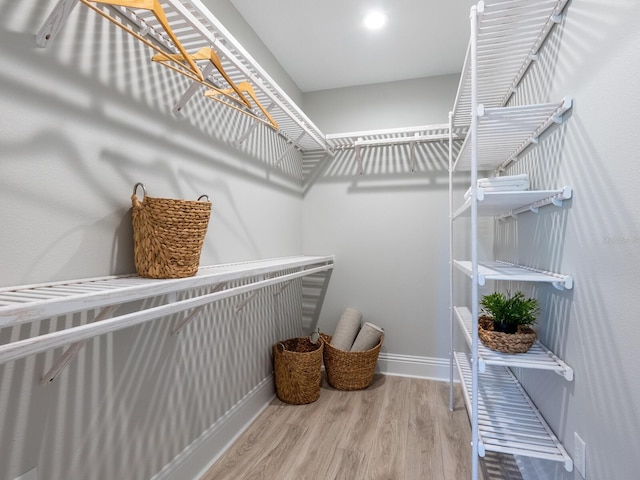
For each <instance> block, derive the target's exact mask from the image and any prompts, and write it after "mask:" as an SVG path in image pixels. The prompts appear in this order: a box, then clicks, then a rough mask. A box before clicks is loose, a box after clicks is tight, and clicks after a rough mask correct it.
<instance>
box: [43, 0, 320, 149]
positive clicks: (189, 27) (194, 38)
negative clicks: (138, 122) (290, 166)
mask: <svg viewBox="0 0 640 480" xmlns="http://www.w3.org/2000/svg"><path fill="white" fill-rule="evenodd" d="M77 3H84V4H85V5H86V7H88V8H94V9H95V10H96V11H98V10H99V11H100V12H102V13H104V15H105V16H106V17H108V18H110V19H111V20H112V21H113V22H114V23H115V24H117V25H126V26H130V25H133V30H132V31H133V33H134V34H135V35H137V37H136V38H138V39H139V40H141V41H142V40H148V41H150V42H151V43H153V44H154V45H158V46H159V47H161V48H162V49H163V50H164V51H167V52H173V53H179V51H178V49H177V48H176V44H175V42H173V41H172V39H171V38H170V37H169V36H168V35H167V31H166V30H165V29H164V28H163V26H162V24H161V22H159V20H158V17H157V16H156V15H155V13H154V11H153V10H151V9H143V8H134V7H121V6H110V5H107V4H101V3H99V2H91V1H88V0H80V2H78V0H59V1H58V4H57V5H56V7H55V8H54V10H53V11H52V13H51V14H50V16H49V18H48V19H47V21H46V22H45V24H44V25H43V27H42V28H41V30H40V31H39V32H38V34H37V35H36V41H37V43H38V44H39V45H40V46H43V47H44V46H46V45H47V44H48V43H49V42H51V41H52V40H53V39H54V37H55V36H56V34H57V33H58V32H59V30H60V29H61V28H62V26H63V24H64V21H65V20H66V18H67V16H68V15H69V14H70V12H71V11H72V10H73V9H74V8H75V6H76V4H77ZM107 3H108V2H107ZM123 3H126V2H123ZM138 3H139V2H138ZM159 4H160V6H161V8H162V11H163V12H164V16H165V17H166V21H167V22H168V25H169V27H170V29H171V31H172V33H173V34H174V35H175V38H176V39H177V40H178V43H179V44H180V45H181V46H182V47H183V48H184V50H185V51H186V52H188V53H189V54H191V55H193V54H194V53H196V52H198V51H199V50H200V49H202V48H211V49H213V50H214V51H215V52H216V53H217V56H218V57H219V60H220V64H221V66H222V69H223V70H224V71H225V72H226V74H227V75H228V77H229V78H230V79H231V80H232V81H233V83H234V84H236V85H240V84H241V83H242V82H248V83H249V84H250V86H251V87H252V89H253V91H254V92H255V95H256V97H257V99H258V100H259V102H260V104H261V105H262V106H263V107H264V108H265V109H266V111H267V112H268V113H269V115H270V116H271V117H272V118H273V119H274V120H275V121H276V122H277V125H278V128H277V132H278V133H279V134H280V135H282V136H283V137H285V138H286V139H287V140H288V141H289V142H290V144H291V145H292V146H295V147H297V148H299V149H300V150H302V151H307V150H317V149H319V150H326V149H327V148H326V146H325V140H324V134H323V133H322V132H321V131H320V129H319V128H318V127H317V126H315V125H314V124H313V122H312V121H311V120H310V119H309V118H308V117H307V116H306V115H305V114H304V112H303V111H302V110H301V109H300V108H299V107H298V106H297V105H296V104H295V102H294V101H293V100H291V98H290V97H289V96H288V95H287V94H286V93H285V92H284V90H283V89H282V88H281V87H280V86H279V85H278V84H277V83H276V82H275V81H274V80H273V79H272V78H271V77H270V76H269V74H268V73H267V72H266V71H265V70H264V69H263V68H262V67H261V66H260V65H259V64H258V62H257V61H256V60H255V59H254V58H253V57H252V56H251V55H250V54H249V53H248V52H247V51H246V50H245V49H244V48H243V47H242V45H240V43H239V42H238V41H237V40H236V39H235V38H234V37H233V36H232V35H231V34H230V33H229V31H228V30H227V29H226V28H225V27H224V26H223V25H222V23H221V22H220V21H219V20H218V19H217V18H216V17H215V16H214V15H213V14H212V13H211V11H210V10H209V9H208V8H207V7H206V6H205V5H204V4H203V2H202V1H200V0H161V1H160V2H159ZM86 7H85V8H86ZM149 51H150V52H153V51H152V49H150V50H149ZM150 57H151V55H150V56H149V59H146V60H150ZM211 67H213V65H212V64H208V65H207V66H206V67H201V66H200V65H197V68H199V69H200V70H201V72H202V75H203V77H204V78H205V79H207V78H208V79H210V80H211V82H212V83H213V84H216V85H219V86H220V88H221V89H227V87H229V84H228V82H227V81H226V79H224V78H223V76H222V75H221V74H219V73H218V72H215V70H214V69H213V68H211ZM204 90H205V89H204V87H202V86H201V85H199V84H198V83H197V82H193V84H192V85H191V87H189V88H188V89H187V90H186V91H185V92H182V97H181V98H180V100H179V101H178V102H177V103H176V104H175V106H174V112H175V113H176V114H178V113H180V114H182V113H183V112H184V110H187V109H188V108H187V107H186V104H187V103H188V101H189V99H190V98H191V97H192V96H193V95H195V94H196V93H198V94H200V95H201V94H202V93H203V92H204ZM231 103H233V102H231ZM252 107H253V108H247V110H248V112H249V113H251V114H253V115H254V116H255V118H258V119H260V121H261V122H263V123H265V124H269V123H270V122H269V121H268V117H267V116H266V114H265V113H264V112H262V111H260V110H259V109H258V108H257V107H256V106H255V105H254V106H252ZM248 134H250V130H249V131H246V132H238V136H239V138H238V139H237V140H236V141H237V143H241V142H242V140H243V139H244V138H246V136H247V135H248Z"/></svg>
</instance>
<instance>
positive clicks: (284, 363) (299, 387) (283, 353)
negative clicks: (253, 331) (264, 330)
mask: <svg viewBox="0 0 640 480" xmlns="http://www.w3.org/2000/svg"><path fill="white" fill-rule="evenodd" d="M323 348H324V342H323V341H322V339H318V341H317V342H316V343H313V342H312V341H311V340H310V339H309V338H308V337H301V338H290V339H289V340H284V341H282V342H278V343H275V344H274V345H273V348H272V349H273V370H274V374H275V382H276V395H277V396H278V398H279V399H280V400H282V401H283V402H285V403H290V404H292V405H304V404H307V403H313V402H315V401H316V400H317V399H318V398H319V397H320V382H321V380H322V351H323Z"/></svg>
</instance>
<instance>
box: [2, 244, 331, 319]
mask: <svg viewBox="0 0 640 480" xmlns="http://www.w3.org/2000/svg"><path fill="white" fill-rule="evenodd" d="M312 267H320V268H325V269H330V268H333V256H294V257H283V258H274V259H268V260H256V261H249V262H241V263H229V264H221V265H211V266H204V267H200V269H199V270H198V273H197V274H196V275H195V276H193V277H187V278H176V279H166V280H165V279H162V280H158V279H149V278H142V277H139V276H137V275H118V276H109V277H99V278H89V279H82V280H73V281H66V282H53V283H42V284H35V285H23V286H17V287H6V288H0V328H2V327H7V326H11V325H18V324H22V323H27V322H33V321H36V320H41V319H44V318H50V317H53V316H58V315H66V314H69V313H74V312H78V311H84V310H90V309H94V308H99V307H104V306H107V305H114V304H123V303H126V302H132V301H136V300H142V299H145V298H150V297H154V296H159V295H166V294H169V293H173V292H178V291H183V290H188V289H192V288H198V287H208V286H215V285H217V284H221V283H228V282H231V281H234V280H239V279H244V278H250V277H256V276H260V275H270V276H273V277H274V278H275V276H276V275H278V274H280V273H281V272H283V271H286V270H289V269H299V270H301V272H302V273H305V272H307V273H308V271H309V269H310V268H312Z"/></svg>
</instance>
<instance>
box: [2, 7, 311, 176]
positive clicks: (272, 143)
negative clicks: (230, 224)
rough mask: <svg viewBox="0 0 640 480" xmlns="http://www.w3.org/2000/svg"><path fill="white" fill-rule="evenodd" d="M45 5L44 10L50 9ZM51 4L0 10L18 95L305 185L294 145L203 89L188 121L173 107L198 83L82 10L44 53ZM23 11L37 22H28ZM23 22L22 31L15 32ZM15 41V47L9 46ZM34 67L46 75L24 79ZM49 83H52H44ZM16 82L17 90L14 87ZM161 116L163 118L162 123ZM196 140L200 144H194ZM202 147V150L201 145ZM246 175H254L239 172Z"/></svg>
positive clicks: (9, 73) (9, 76)
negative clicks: (215, 151) (230, 157)
mask: <svg viewBox="0 0 640 480" xmlns="http://www.w3.org/2000/svg"><path fill="white" fill-rule="evenodd" d="M43 4H44V5H43ZM53 6H54V3H52V2H13V3H12V2H9V3H8V4H5V5H4V6H3V7H0V14H1V15H2V17H3V18H4V19H6V21H7V22H8V24H7V25H6V26H4V28H6V31H4V32H3V33H2V36H3V43H5V45H4V46H5V47H7V48H6V52H5V53H6V55H8V56H11V58H7V59H5V60H4V61H5V62H6V64H8V65H12V68H8V69H6V70H4V71H3V77H4V78H3V79H2V81H3V82H5V81H6V82H7V83H8V85H9V86H11V88H12V89H13V88H14V86H15V87H17V88H18V89H19V90H20V89H22V90H26V91H28V93H29V94H30V95H34V94H35V95H41V96H42V99H43V103H44V104H45V105H46V103H47V102H50V101H54V102H62V104H63V105H62V106H63V107H64V108H68V109H69V110H70V112H69V113H70V114H73V113H74V111H75V114H76V115H82V116H84V117H85V119H86V115H87V114H88V113H90V115H91V121H92V122H95V123H98V124H100V123H102V122H103V121H107V123H109V128H113V129H114V130H115V131H117V130H119V129H121V130H123V131H124V132H125V133H129V134H135V135H136V136H139V137H140V138H141V139H143V140H145V141H149V142H154V141H158V140H160V141H161V143H166V144H169V145H170V146H171V147H172V148H174V149H181V150H185V151H186V152H189V151H190V150H193V149H195V150H196V152H194V153H197V155H198V156H204V157H205V158H207V159H208V160H211V158H210V156H211V152H210V151H207V149H206V148H205V147H204V145H206V144H208V146H209V148H210V147H211V143H212V142H214V143H215V145H216V147H217V148H220V147H222V146H224V147H225V148H226V149H227V150H230V151H232V152H236V153H235V156H239V155H238V153H241V156H242V157H243V161H245V162H247V163H248V164H249V165H251V166H252V167H253V168H256V169H257V175H258V177H259V178H260V177H262V178H264V176H265V172H266V174H267V175H274V176H284V177H286V178H288V179H290V180H292V181H294V180H295V183H297V185H298V188H299V184H300V182H301V180H302V154H301V153H300V152H299V151H298V150H296V149H295V148H293V149H291V148H289V146H290V144H289V143H288V141H287V140H286V139H285V138H284V137H282V136H281V135H279V134H278V133H276V132H274V131H273V130H271V129H270V128H269V127H266V126H265V125H262V124H258V125H257V126H255V125H254V122H253V121H252V120H251V119H250V118H248V117H246V116H245V115H242V114H240V113H238V112H235V111H234V110H232V109H230V108H227V107H224V106H223V105H221V104H219V103H218V102H215V101H212V100H208V99H207V98H206V97H204V95H202V94H201V93H202V92H203V91H204V87H202V89H201V91H199V92H198V93H197V94H196V95H194V96H193V97H192V99H191V100H190V102H189V103H188V104H187V105H186V106H185V107H184V108H183V110H182V113H181V118H180V119H178V118H177V117H175V115H174V114H173V112H172V109H173V106H174V103H175V102H176V101H177V100H178V99H179V98H180V97H181V96H182V94H183V93H184V92H185V90H186V89H187V88H188V87H189V86H190V84H191V82H190V81H189V80H188V79H186V78H185V77H184V76H182V75H180V74H178V73H175V72H173V71H171V70H170V69H168V68H166V67H163V66H161V65H159V64H157V63H153V62H151V56H152V54H153V53H154V52H153V50H152V49H151V48H149V47H147V46H146V45H144V44H143V43H142V42H139V41H137V40H135V39H134V38H133V37H132V36H131V35H129V34H127V33H126V32H124V31H123V30H122V29H120V28H118V27H117V26H115V25H113V24H112V23H110V22H108V21H107V20H106V19H103V18H101V17H100V16H98V15H97V14H96V13H94V12H92V11H91V10H89V9H88V8H86V7H84V6H83V5H78V6H77V7H76V8H75V9H74V10H73V12H72V14H71V15H70V16H69V18H68V19H67V21H66V23H65V25H64V26H63V28H62V30H61V31H60V33H59V35H58V37H57V38H55V39H54V40H53V41H52V43H51V44H50V45H49V46H48V47H46V48H44V49H40V48H37V46H36V44H35V39H34V34H35V33H36V32H37V31H38V30H39V29H40V27H41V26H42V24H43V23H44V20H45V18H46V16H47V15H48V13H49V10H50V9H51V8H53ZM24 9H28V11H29V13H30V16H29V17H28V18H27V19H26V20H25V19H24V18H23V16H24ZM12 19H17V20H14V21H15V22H16V23H17V22H20V21H24V23H25V24H24V25H23V26H22V32H25V33H17V32H15V31H12V29H13V28H14V24H11V20H12ZM7 43H9V44H10V45H7ZM25 62H28V63H29V65H30V66H31V65H39V66H40V68H41V69H42V73H41V74H37V75H29V76H25V75H21V73H20V68H13V66H19V65H21V64H24V63H25ZM43 79H46V80H43ZM12 84H14V85H12ZM158 113H160V114H161V115H162V116H163V117H165V118H164V119H163V120H161V121H160V122H161V124H159V121H158ZM194 141H195V142H194ZM196 145H198V147H196ZM236 169H237V171H242V172H243V173H244V174H245V175H246V174H250V173H251V171H250V170H247V169H246V168H244V166H243V167H240V168H239V167H238V166H236Z"/></svg>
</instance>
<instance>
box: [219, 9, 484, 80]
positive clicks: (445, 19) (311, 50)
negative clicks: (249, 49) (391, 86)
mask: <svg viewBox="0 0 640 480" xmlns="http://www.w3.org/2000/svg"><path fill="white" fill-rule="evenodd" d="M231 3H232V4H233V5H234V6H235V8H236V9H237V10H238V11H239V12H240V14H241V15H242V16H243V17H244V18H245V20H246V21H247V22H248V23H249V25H250V26H251V27H252V28H253V30H254V31H255V32H256V33H257V35H258V36H259V37H260V38H261V39H262V41H263V42H264V44H265V45H266V46H267V48H268V49H269V50H270V51H271V52H272V53H273V55H274V56H275V57H276V59H277V60H278V61H279V62H280V64H281V65H282V67H283V68H284V69H285V70H286V71H287V73H288V74H289V75H290V76H291V78H292V79H293V80H294V82H295V83H296V84H297V85H298V87H299V88H300V89H301V90H302V91H303V92H311V91H316V90H326V89H331V88H340V87H348V86H356V85H365V84H371V83H383V82H390V81H395V80H406V79H412V78H421V77H428V76H435V75H446V74H451V73H459V72H460V70H461V69H462V64H463V62H464V55H465V51H466V48H467V42H468V38H469V8H470V6H471V5H472V4H474V3H476V2H475V0H322V1H310V0H231ZM375 8H379V9H382V10H384V11H385V12H386V14H387V16H388V18H389V20H388V22H387V25H386V27H385V28H384V29H382V30H378V31H367V30H366V29H365V28H364V27H362V23H361V20H362V17H364V15H365V13H367V12H368V11H369V10H371V9H375Z"/></svg>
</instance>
